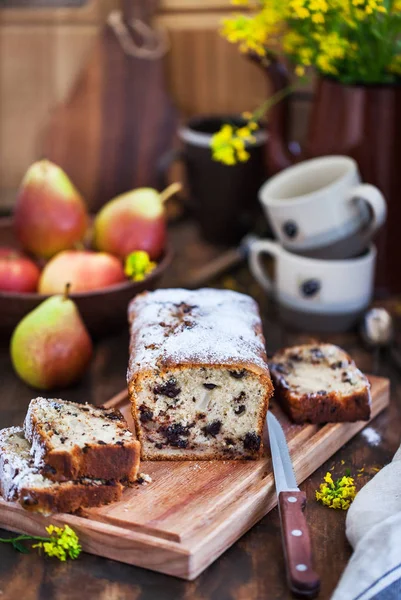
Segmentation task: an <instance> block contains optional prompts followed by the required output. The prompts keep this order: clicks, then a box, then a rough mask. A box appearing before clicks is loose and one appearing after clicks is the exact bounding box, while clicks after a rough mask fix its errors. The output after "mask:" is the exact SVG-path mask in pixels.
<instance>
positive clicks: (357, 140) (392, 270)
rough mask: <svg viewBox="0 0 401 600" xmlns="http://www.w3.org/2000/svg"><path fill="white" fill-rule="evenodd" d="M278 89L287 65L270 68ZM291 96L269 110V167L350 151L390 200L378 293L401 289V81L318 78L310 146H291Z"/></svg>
mask: <svg viewBox="0 0 401 600" xmlns="http://www.w3.org/2000/svg"><path fill="white" fill-rule="evenodd" d="M267 71H268V76H269V79H270V81H271V83H272V86H273V91H275V92H276V91H279V90H280V89H282V88H284V87H286V86H288V77H287V73H286V70H285V68H284V67H283V66H282V65H281V64H279V63H272V64H270V65H269V67H268V68H267ZM289 107H290V98H289V97H287V98H286V99H285V100H284V101H282V102H280V103H279V104H277V105H276V106H275V107H274V108H272V109H271V111H270V113H269V143H268V150H267V152H268V168H269V172H270V173H275V172H277V171H280V170H282V169H284V168H286V167H288V166H290V165H291V164H293V163H294V162H298V161H300V160H305V159H307V158H312V157H315V156H322V155H326V154H345V155H348V156H352V157H353V158H355V160H356V161H357V162H358V164H359V167H360V170H361V174H362V178H363V180H364V181H365V182H367V183H371V184H373V185H376V186H377V187H378V188H380V189H381V191H382V192H383V194H384V196H385V198H386V201H387V204H388V217H387V223H386V224H385V226H384V228H383V230H382V231H381V232H380V234H379V235H378V237H377V239H376V240H375V242H376V243H377V245H378V250H379V255H378V263H377V268H376V287H377V291H378V293H379V294H381V293H384V294H388V293H395V292H401V230H400V227H401V82H400V83H399V84H398V85H397V84H394V85H369V86H368V85H344V84H342V83H339V82H337V81H335V80H333V79H329V78H323V77H321V78H319V79H318V80H317V84H316V90H315V96H314V102H313V106H312V112H311V117H310V122H309V130H308V136H307V141H306V144H305V147H304V148H303V149H302V151H301V153H300V154H297V155H294V154H293V153H291V151H290V144H289V140H288V125H289V122H290V120H289V117H290V115H289Z"/></svg>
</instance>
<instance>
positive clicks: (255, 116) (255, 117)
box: [210, 86, 292, 166]
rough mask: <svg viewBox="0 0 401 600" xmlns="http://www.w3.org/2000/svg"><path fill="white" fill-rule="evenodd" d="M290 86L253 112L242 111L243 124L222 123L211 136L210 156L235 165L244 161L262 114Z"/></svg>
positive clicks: (287, 91)
mask: <svg viewBox="0 0 401 600" xmlns="http://www.w3.org/2000/svg"><path fill="white" fill-rule="evenodd" d="M291 90H292V88H291V87H290V86H288V87H287V88H285V89H284V90H280V91H279V92H277V93H276V94H273V96H270V98H268V99H267V100H266V101H265V102H263V104H262V105H261V106H260V107H259V108H257V109H256V110H255V111H254V112H244V113H243V114H242V118H243V119H244V124H243V125H240V126H235V125H230V124H229V123H226V124H224V125H223V126H222V127H221V129H220V130H219V131H218V132H217V133H215V134H214V135H213V136H212V139H211V141H210V147H211V149H212V158H213V160H216V161H217V162H221V163H223V164H225V165H229V166H231V165H235V164H237V163H238V162H246V161H247V160H248V159H249V157H250V154H249V152H248V148H249V147H250V146H252V145H253V144H254V143H255V142H256V137H255V135H254V133H255V131H257V129H259V120H260V119H261V118H262V117H263V115H264V114H265V113H266V112H267V111H268V110H269V109H270V108H271V107H272V106H274V105H275V104H277V102H279V101H280V100H282V98H284V96H287V94H289V93H290V92H291Z"/></svg>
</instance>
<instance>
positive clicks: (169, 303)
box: [127, 289, 273, 460]
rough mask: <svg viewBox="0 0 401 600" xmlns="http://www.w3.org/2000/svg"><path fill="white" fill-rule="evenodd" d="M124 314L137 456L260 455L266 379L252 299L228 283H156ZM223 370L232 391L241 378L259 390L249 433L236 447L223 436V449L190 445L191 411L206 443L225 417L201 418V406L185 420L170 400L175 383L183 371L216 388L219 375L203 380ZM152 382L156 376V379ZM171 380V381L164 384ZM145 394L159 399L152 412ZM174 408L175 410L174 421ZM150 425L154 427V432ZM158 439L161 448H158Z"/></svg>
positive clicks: (176, 398)
mask: <svg viewBox="0 0 401 600" xmlns="http://www.w3.org/2000/svg"><path fill="white" fill-rule="evenodd" d="M128 316H129V322H130V330H131V341H130V359H129V365H128V372H127V383H128V391H129V396H130V399H131V406H132V415H133V419H134V422H135V427H136V432H137V436H138V438H139V440H140V441H141V443H142V458H146V459H148V460H171V459H174V460H191V459H192V460H193V459H196V460H212V459H227V458H229V459H244V458H257V457H258V456H260V454H261V452H262V443H261V440H262V433H263V428H264V422H265V417H266V411H267V409H268V403H269V398H270V396H271V395H272V392H273V385H272V382H271V378H270V373H269V368H268V364H267V357H266V353H265V345H264V337H263V333H262V326H261V320H260V316H259V312H258V307H257V304H256V302H255V301H254V300H253V299H252V298H250V297H249V296H245V295H244V294H238V293H237V292H231V291H228V290H213V289H201V290H195V291H189V290H182V289H177V290H176V289H174V290H163V289H162V290H157V291H156V292H144V293H143V294H141V295H139V296H137V297H136V298H135V299H134V300H133V301H132V302H131V304H130V306H129V311H128ZM223 372H224V377H225V379H224V382H225V384H226V385H227V387H228V388H231V387H232V388H233V389H236V390H238V389H239V387H240V381H241V384H242V383H244V382H245V379H246V380H247V381H251V382H252V385H253V389H255V390H257V394H259V396H258V397H257V398H255V402H257V409H253V410H254V412H255V411H256V412H255V414H254V416H253V421H252V430H251V431H249V432H248V438H247V439H245V437H246V435H247V434H245V436H244V437H243V439H242V444H243V447H242V451H238V447H236V445H235V444H232V445H231V444H229V443H227V447H224V448H222V447H219V448H217V447H216V445H217V444H214V445H213V447H212V444H209V446H210V447H209V448H202V449H201V448H200V446H199V444H198V445H196V444H193V443H192V447H191V437H193V435H192V432H191V431H190V430H191V427H192V428H199V427H202V425H203V424H202V423H199V424H198V423H195V421H197V419H198V417H199V419H202V418H204V419H205V424H204V425H203V430H206V433H205V436H206V437H207V438H209V442H210V441H212V442H213V440H212V438H216V436H218V434H219V433H220V430H221V431H223V430H224V426H225V421H224V419H221V422H220V424H218V423H216V421H215V422H214V423H213V422H212V423H208V421H207V418H208V410H202V411H200V412H199V413H198V414H197V415H196V416H194V415H193V414H191V419H189V420H188V419H187V420H185V416H184V419H183V410H181V412H180V411H179V410H178V411H177V407H176V405H174V402H177V403H178V404H179V402H180V391H181V390H180V389H179V387H178V383H177V382H182V381H183V380H184V379H185V377H186V373H188V377H190V376H191V373H192V374H193V376H194V377H195V375H196V376H197V377H198V376H199V378H200V379H202V377H204V379H202V385H203V386H204V387H205V388H206V390H209V389H210V390H213V388H219V389H220V390H222V388H223V379H222V382H221V383H219V385H216V384H214V383H210V381H213V379H214V378H215V377H214V374H215V376H216V377H217V376H219V377H220V378H223ZM227 374H229V375H227ZM230 376H231V379H230ZM155 381H159V382H160V383H158V384H156V385H155V384H154V382H155ZM171 381H175V382H176V383H175V384H171V385H170V384H169V382H171ZM168 385H170V388H168ZM174 385H175V386H176V387H174ZM180 385H181V384H180ZM189 385H190V384H188V385H187V388H188V387H189ZM199 385H201V384H199ZM146 390H147V392H146ZM151 390H152V391H151ZM146 393H147V396H148V397H149V396H150V395H152V393H153V395H154V401H155V406H159V409H158V417H157V418H155V415H154V414H153V413H154V411H153V410H151V409H150V408H149V405H148V404H149V403H148V402H147V401H146V402H145V403H143V402H142V400H143V398H144V395H145V394H146ZM219 393H222V392H219ZM238 393H239V394H240V393H241V392H238ZM206 394H207V392H206ZM213 395H215V396H217V392H216V391H211V392H210V396H211V399H210V402H211V403H213ZM219 397H220V396H219ZM141 399H142V400H141ZM162 400H164V401H165V404H166V406H164V407H163V409H164V410H160V404H161V402H162ZM170 400H171V401H170ZM193 400H194V402H195V401H196V402H197V403H198V404H202V402H203V405H204V404H205V402H204V401H202V400H199V399H196V398H195V397H194V398H193ZM248 402H250V399H248ZM247 408H248V407H246V408H245V404H241V403H238V406H235V407H234V410H236V411H237V412H236V414H238V415H239V416H240V415H241V411H242V412H244V413H245V410H247ZM229 410H230V407H229V406H227V407H226V408H225V411H226V413H227V412H229ZM177 412H180V414H181V420H180V421H179V422H178V423H177V421H174V415H176V414H177ZM192 412H193V411H192ZM150 413H152V416H150ZM163 413H164V414H163ZM229 414H231V413H229ZM155 421H156V425H157V430H156V432H155ZM150 427H152V428H153V433H152V431H151V430H150V429H149V428H150ZM213 427H214V429H213ZM218 427H220V429H219V431H217V428H218ZM160 435H162V436H163V435H164V438H163V444H161V443H160ZM252 436H253V437H252ZM152 437H153V438H155V439H156V438H157V439H158V440H159V442H155V444H154V446H153V447H152V445H151V444H149V443H147V441H149V440H151V439H152ZM227 439H230V438H229V437H228V438H227ZM165 440H166V442H165ZM160 445H163V448H158V446H160ZM167 446H168V447H167Z"/></svg>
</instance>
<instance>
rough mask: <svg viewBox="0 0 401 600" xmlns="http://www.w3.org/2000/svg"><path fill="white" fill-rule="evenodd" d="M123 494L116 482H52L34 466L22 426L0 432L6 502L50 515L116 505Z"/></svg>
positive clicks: (0, 474) (1, 476) (0, 484)
mask: <svg viewBox="0 0 401 600" xmlns="http://www.w3.org/2000/svg"><path fill="white" fill-rule="evenodd" d="M122 491H123V485H122V484H121V483H119V482H116V481H103V480H90V479H82V480H79V481H66V482H62V483H58V482H52V481H50V480H48V479H46V478H45V477H44V476H43V475H42V474H41V473H39V470H38V469H37V468H36V467H35V465H34V460H33V458H32V457H31V455H30V444H29V442H28V441H27V440H26V439H25V437H24V432H23V429H22V427H9V428H8V429H3V430H2V431H0V492H1V495H2V496H3V498H4V499H5V500H7V501H17V502H19V503H20V504H21V506H22V507H23V508H25V509H26V510H29V511H31V512H38V513H41V514H43V515H49V514H52V513H56V512H75V511H77V510H78V509H79V508H84V507H91V506H101V505H103V504H109V503H110V502H116V501H117V500H119V499H120V498H121V495H122Z"/></svg>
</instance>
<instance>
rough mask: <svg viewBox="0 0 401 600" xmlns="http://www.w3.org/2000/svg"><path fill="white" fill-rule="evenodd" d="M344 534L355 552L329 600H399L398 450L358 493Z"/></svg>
mask: <svg viewBox="0 0 401 600" xmlns="http://www.w3.org/2000/svg"><path fill="white" fill-rule="evenodd" d="M346 535H347V538H348V540H349V542H350V544H351V545H352V547H353V548H354V553H353V555H352V557H351V560H350V561H349V563H348V565H347V567H346V569H345V571H344V573H343V575H342V577H341V579H340V582H339V584H338V586H337V588H336V590H335V591H334V594H333V596H332V599H331V600H370V599H371V598H375V599H376V600H401V447H400V448H399V449H398V452H397V453H396V455H395V456H394V458H393V460H392V462H391V463H390V464H389V465H387V466H386V467H384V468H383V469H382V470H381V471H380V472H379V473H378V474H377V475H375V477H374V478H373V479H372V480H371V481H370V482H369V483H367V484H366V485H365V486H364V487H363V488H362V489H361V491H360V492H359V493H358V494H357V496H356V498H355V500H354V502H353V503H352V504H351V507H350V508H349V510H348V514H347V519H346Z"/></svg>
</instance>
